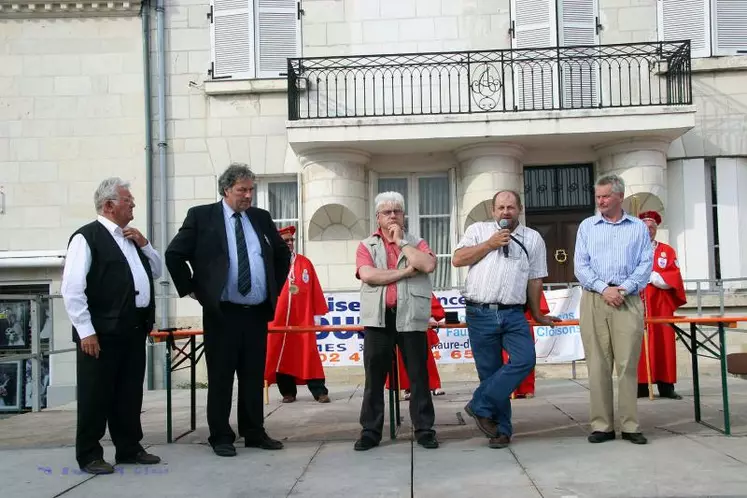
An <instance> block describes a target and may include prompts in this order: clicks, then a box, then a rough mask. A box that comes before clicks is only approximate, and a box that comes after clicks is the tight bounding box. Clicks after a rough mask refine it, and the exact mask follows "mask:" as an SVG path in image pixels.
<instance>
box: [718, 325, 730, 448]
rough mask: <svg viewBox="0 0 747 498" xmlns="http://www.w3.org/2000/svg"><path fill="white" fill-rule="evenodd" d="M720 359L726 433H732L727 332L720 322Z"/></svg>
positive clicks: (728, 434)
mask: <svg viewBox="0 0 747 498" xmlns="http://www.w3.org/2000/svg"><path fill="white" fill-rule="evenodd" d="M718 343H719V350H720V351H719V361H720V362H721V399H722V401H723V403H724V434H726V435H727V436H730V435H731V417H730V416H729V386H728V382H727V379H728V376H727V372H726V334H725V332H724V324H723V323H719V324H718Z"/></svg>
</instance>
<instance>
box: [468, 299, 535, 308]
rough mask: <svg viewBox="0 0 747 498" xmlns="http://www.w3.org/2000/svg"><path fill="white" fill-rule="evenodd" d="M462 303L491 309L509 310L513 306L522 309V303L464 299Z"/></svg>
mask: <svg viewBox="0 0 747 498" xmlns="http://www.w3.org/2000/svg"><path fill="white" fill-rule="evenodd" d="M464 303H465V304H466V305H467V306H474V307H476V308H483V309H491V310H510V309H514V308H520V309H524V305H523V304H501V303H476V302H475V301H470V300H469V299H467V300H465V301H464Z"/></svg>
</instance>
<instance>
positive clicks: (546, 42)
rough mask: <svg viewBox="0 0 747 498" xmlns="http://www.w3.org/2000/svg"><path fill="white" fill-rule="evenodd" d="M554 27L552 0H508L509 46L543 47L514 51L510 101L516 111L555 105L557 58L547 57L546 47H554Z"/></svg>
mask: <svg viewBox="0 0 747 498" xmlns="http://www.w3.org/2000/svg"><path fill="white" fill-rule="evenodd" d="M556 27H557V14H556V11H555V0H511V28H512V36H511V46H512V47H513V48H515V49H537V48H541V49H545V50H538V51H527V52H517V53H514V56H513V60H514V63H513V67H512V69H513V80H514V82H515V83H514V99H513V101H514V102H513V103H514V106H515V107H516V109H517V110H542V109H546V110H549V109H557V108H559V105H558V84H557V74H558V72H557V71H558V67H557V61H556V60H553V59H552V58H551V57H549V55H550V50H548V49H550V48H552V47H556V46H557V30H556ZM553 52H554V51H553ZM546 56H547V57H546ZM510 76H511V75H507V76H506V77H507V78H508V77H510Z"/></svg>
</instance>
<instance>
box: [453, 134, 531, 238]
mask: <svg viewBox="0 0 747 498" xmlns="http://www.w3.org/2000/svg"><path fill="white" fill-rule="evenodd" d="M454 155H455V156H456V158H457V160H458V161H459V163H460V173H461V174H460V188H459V190H458V192H457V195H458V197H459V234H460V235H461V234H463V233H464V225H465V223H466V221H467V217H468V216H469V214H470V212H471V211H472V210H473V209H474V208H475V207H477V206H479V205H480V204H481V203H483V202H484V201H490V200H492V198H493V196H494V195H495V193H496V192H497V191H499V190H503V189H511V190H516V191H517V192H519V194H520V195H521V198H522V203H523V200H524V169H523V165H522V161H521V160H522V157H523V155H524V149H523V148H522V147H521V146H519V145H516V144H510V143H487V144H474V145H467V146H465V147H461V148H459V149H457V150H456V151H454Z"/></svg>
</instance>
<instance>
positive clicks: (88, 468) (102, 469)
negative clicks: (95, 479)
mask: <svg viewBox="0 0 747 498" xmlns="http://www.w3.org/2000/svg"><path fill="white" fill-rule="evenodd" d="M80 470H82V471H83V472H87V473H89V474H94V475H102V474H113V473H114V467H112V465H111V464H110V463H107V462H105V461H104V460H94V461H92V462H89V463H88V464H87V465H85V466H83V467H81V468H80Z"/></svg>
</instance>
